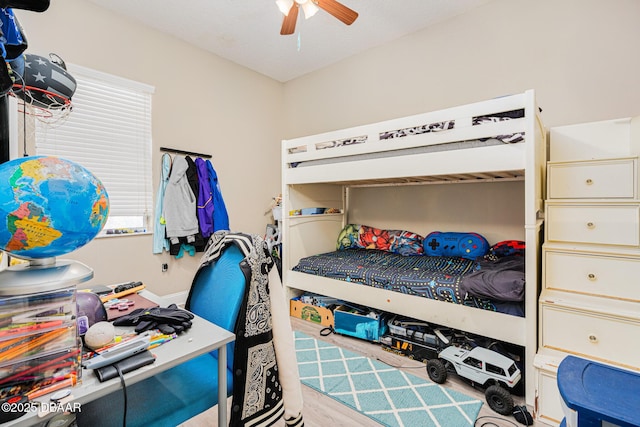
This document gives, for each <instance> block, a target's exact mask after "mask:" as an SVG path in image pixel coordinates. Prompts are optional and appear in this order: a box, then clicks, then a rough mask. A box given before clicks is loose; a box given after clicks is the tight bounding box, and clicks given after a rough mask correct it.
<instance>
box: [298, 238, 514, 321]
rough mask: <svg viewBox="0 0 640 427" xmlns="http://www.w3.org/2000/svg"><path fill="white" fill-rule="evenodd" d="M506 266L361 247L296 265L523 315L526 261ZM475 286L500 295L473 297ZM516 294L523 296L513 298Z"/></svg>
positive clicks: (363, 282) (304, 270) (321, 273)
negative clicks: (519, 274) (502, 296)
mask: <svg viewBox="0 0 640 427" xmlns="http://www.w3.org/2000/svg"><path fill="white" fill-rule="evenodd" d="M520 258H522V257H520ZM494 265H495V266H496V267H493V266H494ZM502 265H503V264H502V263H500V262H497V263H489V262H478V261H474V260H470V259H466V258H459V257H436V256H404V255H400V254H395V253H390V252H386V251H380V250H374V249H360V248H357V249H347V250H341V251H335V252H328V253H324V254H319V255H313V256H310V257H305V258H302V259H301V260H300V262H299V263H298V265H296V266H295V267H294V268H293V270H294V271H298V272H302V273H307V274H313V275H316V276H323V277H327V278H331V279H336V280H343V281H345V282H350V283H357V284H361V285H366V286H373V287H376V288H381V289H386V290H390V291H394V292H402V293H404V294H408V295H415V296H416V297H423V298H429V299H435V300H439V301H446V302H450V303H454V304H463V305H465V306H469V307H476V308H480V309H484V310H491V311H497V312H501V313H507V314H511V315H515V316H521V317H522V316H524V305H523V301H522V297H521V296H523V295H524V260H522V266H521V268H516V270H511V269H509V270H507V271H504V268H502V269H500V267H499V266H502ZM510 268H511V267H510ZM519 269H521V271H522V280H516V281H514V280H513V277H511V276H512V275H511V274H509V276H510V277H509V283H508V284H506V283H505V284H502V283H499V282H497V281H496V280H499V278H501V277H504V274H503V273H513V272H514V271H515V272H517V271H518V270H519ZM480 273H482V275H481V276H479V274H480ZM487 278H491V279H490V280H491V282H490V283H487ZM496 278H498V279H496ZM515 282H521V283H520V287H521V288H522V289H521V290H517V291H515V292H514V290H513V284H514V283H515ZM475 285H480V286H482V287H483V289H482V290H481V291H480V292H479V294H480V295H486V294H487V293H489V294H492V295H495V296H496V297H498V298H485V297H478V296H474V295H473V292H472V289H471V288H470V286H475ZM503 285H504V286H503ZM507 288H508V289H507ZM474 289H475V288H474ZM500 292H504V293H505V299H499V298H500ZM507 294H508V295H507ZM514 294H518V295H520V297H514ZM514 299H516V300H514ZM518 299H520V300H518Z"/></svg>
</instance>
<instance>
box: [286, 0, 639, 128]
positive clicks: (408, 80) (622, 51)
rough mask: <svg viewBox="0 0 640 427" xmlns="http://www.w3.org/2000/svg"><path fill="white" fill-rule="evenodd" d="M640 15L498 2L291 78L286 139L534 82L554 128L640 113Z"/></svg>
mask: <svg viewBox="0 0 640 427" xmlns="http://www.w3.org/2000/svg"><path fill="white" fill-rule="evenodd" d="M639 17H640V2H639V1H637V0H609V1H602V0H536V1H531V0H495V1H493V2H490V3H488V4H486V5H484V6H481V7H480V8H478V9H475V10H472V11H470V12H468V13H466V14H463V15H460V16H458V17H455V18H453V19H451V20H449V21H446V22H443V23H441V24H438V25H436V26H434V27H432V28H430V29H427V30H424V31H421V32H418V33H415V34H413V35H410V36H408V37H404V38H402V39H400V40H398V41H395V42H392V43H389V44H387V45H384V46H380V47H377V48H373V49H371V50H369V51H367V52H365V53H363V54H360V55H357V56H355V57H352V58H350V59H347V60H344V61H341V62H339V63H337V64H335V65H332V66H330V67H327V68H325V69H323V70H321V71H318V72H315V73H311V74H308V75H306V76H304V77H301V78H299V79H297V80H295V81H291V82H289V83H287V84H286V85H285V114H284V116H286V117H288V120H287V125H286V130H285V138H292V137H297V136H304V135H309V134H315V133H318V132H325V131H329V130H334V129H342V128H345V127H350V126H354V125H360V124H366V123H372V122H376V121H380V120H386V119H392V118H396V117H403V116H406V115H410V114H417V113H422V112H427V111H433V110H438V109H442V108H446V107H450V106H455V105H460V104H465V103H469V102H476V101H481V100H484V99H490V98H493V97H497V96H501V95H506V94H511V93H517V92H522V91H524V90H527V89H535V90H536V94H537V98H538V103H539V105H540V107H541V108H542V109H543V113H542V117H543V120H544V123H545V125H546V126H547V127H550V126H558V125H564V124H573V123H582V122H588V121H595V120H605V119H611V118H619V117H628V116H632V115H638V114H640V80H639V79H640V55H639V54H638V41H639V40H640V24H639V22H638V18H639ZM354 25H355V24H354Z"/></svg>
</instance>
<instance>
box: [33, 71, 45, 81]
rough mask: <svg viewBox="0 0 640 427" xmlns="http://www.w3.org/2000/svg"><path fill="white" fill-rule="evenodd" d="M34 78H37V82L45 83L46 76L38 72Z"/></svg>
mask: <svg viewBox="0 0 640 427" xmlns="http://www.w3.org/2000/svg"><path fill="white" fill-rule="evenodd" d="M33 77H35V79H36V81H37V82H44V76H43V75H42V74H40V71H38V74H33Z"/></svg>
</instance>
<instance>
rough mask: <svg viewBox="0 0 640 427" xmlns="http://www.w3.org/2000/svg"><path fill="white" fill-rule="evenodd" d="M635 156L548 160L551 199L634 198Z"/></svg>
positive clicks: (548, 181)
mask: <svg viewBox="0 0 640 427" xmlns="http://www.w3.org/2000/svg"><path fill="white" fill-rule="evenodd" d="M636 164H637V159H636V158H625V159H612V160H601V161H593V162H571V163H549V164H548V167H547V173H548V175H547V177H548V180H547V183H548V185H549V188H548V194H549V198H551V199H588V198H596V199H600V198H602V199H634V198H635V195H636V181H637V179H636Z"/></svg>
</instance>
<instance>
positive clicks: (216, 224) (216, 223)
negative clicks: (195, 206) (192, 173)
mask: <svg viewBox="0 0 640 427" xmlns="http://www.w3.org/2000/svg"><path fill="white" fill-rule="evenodd" d="M206 164H207V169H208V171H209V182H210V185H211V192H212V195H213V231H214V232H215V231H219V230H231V229H230V228H229V214H228V213H227V207H226V205H225V204H224V199H223V198H222V191H221V190H220V183H219V182H218V174H217V173H216V171H215V169H213V165H212V164H211V162H210V161H209V159H207V161H206Z"/></svg>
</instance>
